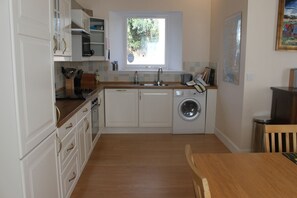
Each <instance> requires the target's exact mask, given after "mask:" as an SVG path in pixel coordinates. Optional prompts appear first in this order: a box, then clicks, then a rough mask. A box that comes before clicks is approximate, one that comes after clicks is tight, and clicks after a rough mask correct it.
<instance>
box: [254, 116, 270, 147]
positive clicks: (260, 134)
mask: <svg viewBox="0 0 297 198" xmlns="http://www.w3.org/2000/svg"><path fill="white" fill-rule="evenodd" d="M270 123H271V118H270V117H269V116H257V117H254V119H253V139H252V151H253V152H264V151H265V147H264V126H265V124H270Z"/></svg>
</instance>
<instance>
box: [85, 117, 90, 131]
mask: <svg viewBox="0 0 297 198" xmlns="http://www.w3.org/2000/svg"><path fill="white" fill-rule="evenodd" d="M85 122H86V123H87V128H86V130H85V133H86V132H87V131H88V130H89V128H90V123H89V121H88V120H87V119H86V118H85Z"/></svg>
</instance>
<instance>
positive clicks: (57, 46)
mask: <svg viewBox="0 0 297 198" xmlns="http://www.w3.org/2000/svg"><path fill="white" fill-rule="evenodd" d="M53 1H54V8H53V11H52V12H53V24H54V28H53V30H54V33H53V52H54V55H55V56H71V54H72V40H71V1H70V0H53ZM58 60H60V59H58Z"/></svg>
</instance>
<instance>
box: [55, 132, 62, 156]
mask: <svg viewBox="0 0 297 198" xmlns="http://www.w3.org/2000/svg"><path fill="white" fill-rule="evenodd" d="M56 138H57V140H58V142H59V150H58V153H57V155H58V154H59V153H60V152H61V150H62V141H61V139H60V138H59V137H58V134H56Z"/></svg>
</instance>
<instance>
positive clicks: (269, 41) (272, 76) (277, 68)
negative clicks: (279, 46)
mask: <svg viewBox="0 0 297 198" xmlns="http://www.w3.org/2000/svg"><path fill="white" fill-rule="evenodd" d="M238 11H242V12H243V46H242V56H241V68H240V84H239V85H232V84H229V83H225V82H223V81H222V55H223V49H222V42H223V35H222V34H223V26H222V24H223V21H224V19H225V18H226V17H227V16H229V15H230V14H232V13H235V12H238ZM277 14H278V0H239V1H238V0H212V26H211V27H212V31H211V32H212V36H211V61H216V62H217V63H218V70H219V71H218V81H219V88H218V98H217V117H216V134H217V135H218V136H219V137H220V139H221V140H222V141H224V143H225V144H226V145H227V146H228V148H229V149H231V150H232V151H234V152H238V151H239V152H241V151H250V149H251V137H252V123H253V122H252V120H253V117H254V116H257V115H270V111H271V101H272V91H271V89H270V87H272V86H288V81H289V69H290V68H292V67H295V68H296V67H297V56H296V52H292V51H291V52H290V51H276V50H275V38H276V27H277ZM247 77H249V78H247Z"/></svg>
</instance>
